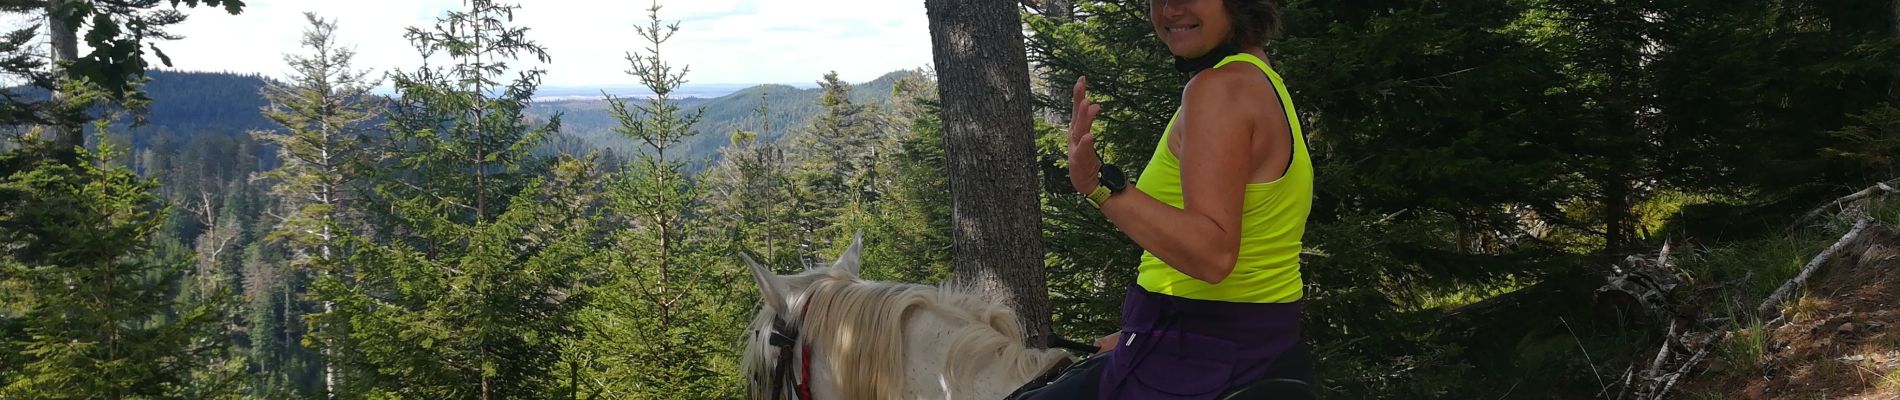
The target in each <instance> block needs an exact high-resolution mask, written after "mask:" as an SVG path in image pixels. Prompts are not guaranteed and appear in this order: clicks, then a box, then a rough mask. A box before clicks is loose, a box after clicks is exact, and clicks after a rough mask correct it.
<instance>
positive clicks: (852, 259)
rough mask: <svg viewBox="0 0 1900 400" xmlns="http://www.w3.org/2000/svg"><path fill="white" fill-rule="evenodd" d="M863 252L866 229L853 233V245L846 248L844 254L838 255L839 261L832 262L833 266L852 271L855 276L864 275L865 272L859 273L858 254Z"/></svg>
mask: <svg viewBox="0 0 1900 400" xmlns="http://www.w3.org/2000/svg"><path fill="white" fill-rule="evenodd" d="M863 252H864V231H858V233H855V234H852V235H851V247H849V248H846V249H844V254H839V255H838V262H836V263H832V264H831V268H835V269H838V270H841V271H845V272H850V273H851V275H854V276H862V275H863V274H859V273H858V269H859V268H858V259H859V258H858V254H860V253H863Z"/></svg>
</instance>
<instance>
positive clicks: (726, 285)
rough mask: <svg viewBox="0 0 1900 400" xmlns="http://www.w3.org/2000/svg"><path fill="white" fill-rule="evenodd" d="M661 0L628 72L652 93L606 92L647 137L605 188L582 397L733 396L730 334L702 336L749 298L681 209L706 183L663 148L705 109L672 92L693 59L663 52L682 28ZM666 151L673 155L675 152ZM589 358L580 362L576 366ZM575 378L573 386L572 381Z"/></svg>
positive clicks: (737, 324) (736, 325) (739, 323)
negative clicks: (603, 272) (600, 270)
mask: <svg viewBox="0 0 1900 400" xmlns="http://www.w3.org/2000/svg"><path fill="white" fill-rule="evenodd" d="M660 9H661V7H660V5H659V3H658V2H657V1H656V2H654V3H653V5H652V6H651V7H649V8H648V9H647V12H648V18H649V19H648V21H647V23H645V24H642V25H638V26H636V31H637V32H638V33H639V36H640V37H641V38H642V39H644V40H645V41H646V46H643V47H644V48H645V49H646V52H645V53H639V54H631V53H630V54H628V55H627V60H628V62H629V63H630V64H631V68H630V69H629V70H628V74H629V75H632V76H633V77H634V78H636V79H638V80H639V81H640V83H641V84H642V85H644V86H646V87H647V88H648V89H649V90H651V91H652V92H653V93H654V94H655V95H654V96H652V97H649V98H648V99H646V101H644V102H641V103H632V102H629V101H627V100H624V99H619V98H609V102H610V104H611V112H612V114H613V115H614V117H615V118H616V119H618V120H619V123H620V125H619V127H617V128H616V129H615V131H616V132H618V133H620V134H621V135H623V136H625V137H627V138H629V139H631V140H634V141H636V142H638V143H640V144H642V145H643V148H642V149H641V150H642V151H641V153H640V154H639V155H638V156H637V157H636V159H635V160H634V161H633V163H632V164H631V165H629V166H627V168H625V169H624V170H623V171H622V172H620V173H617V174H615V175H614V176H613V177H611V178H610V179H609V183H608V185H609V188H608V191H607V193H606V194H605V195H606V197H607V201H608V203H609V204H608V205H607V207H608V210H609V214H610V215H618V216H621V217H620V218H617V219H615V220H613V222H614V224H615V225H616V226H617V227H619V228H618V229H617V230H616V231H614V232H613V233H612V236H611V237H610V238H609V239H608V244H609V245H610V246H611V247H610V249H612V250H611V251H606V252H602V254H600V256H599V257H597V258H595V259H594V260H593V261H592V262H597V263H600V264H601V265H604V266H606V268H607V271H608V277H607V278H606V279H605V280H604V282H601V283H600V284H599V285H598V286H597V287H595V288H594V289H593V293H595V296H597V297H596V298H597V299H598V300H597V302H598V304H599V306H598V307H597V308H594V309H590V310H588V312H587V315H586V316H585V317H584V321H585V325H586V326H587V330H588V335H587V336H586V338H585V339H584V340H581V341H578V342H576V343H575V344H574V346H575V347H576V348H577V349H578V350H577V351H576V354H574V356H575V357H573V358H572V359H571V361H570V362H572V363H574V364H573V365H575V367H574V368H576V369H578V370H579V371H578V372H579V373H580V374H583V375H582V376H581V377H580V378H579V379H580V380H581V381H584V382H588V384H587V386H588V387H587V388H586V389H579V388H578V387H577V388H576V391H581V390H585V391H586V392H587V393H588V395H589V396H600V397H604V398H632V399H676V398H689V399H718V398H732V397H736V396H738V393H739V380H738V379H737V377H738V372H737V371H738V367H737V365H738V364H737V361H736V360H737V354H738V351H739V350H738V347H737V344H738V343H737V341H730V340H707V337H708V336H706V335H707V334H709V333H712V332H738V331H740V330H743V327H744V323H745V320H746V319H745V317H744V315H745V309H744V306H748V305H750V304H745V303H742V302H740V301H739V300H737V299H740V298H743V294H744V293H745V292H743V291H741V290H739V289H738V288H736V287H734V286H736V285H735V283H736V282H739V281H740V280H739V277H740V275H739V272H738V267H737V266H736V265H735V264H734V262H733V260H732V259H731V257H730V256H729V255H723V254H715V253H714V252H713V251H715V250H722V249H724V248H726V246H722V245H721V244H720V243H718V241H717V240H716V239H710V238H703V237H694V236H695V235H694V234H695V233H697V232H696V230H695V229H693V228H692V227H691V226H689V225H688V223H689V221H688V220H687V218H688V217H690V216H694V215H700V214H702V213H703V210H705V207H704V206H703V205H702V204H700V203H699V202H698V201H696V200H697V198H698V195H699V193H700V192H701V188H700V187H699V185H698V184H697V183H696V182H693V181H691V180H689V179H688V177H687V176H686V175H685V174H684V173H683V172H682V171H683V169H684V167H685V165H686V163H685V162H684V161H682V160H677V159H671V158H668V157H669V154H670V153H669V150H670V149H672V148H673V146H674V145H676V144H678V143H679V142H680V140H682V139H684V138H686V137H688V136H691V135H692V134H693V133H694V132H693V126H694V124H696V123H698V122H699V120H700V115H701V114H700V111H697V110H695V111H685V110H683V109H682V108H681V106H680V105H679V103H678V100H676V99H675V98H673V93H674V91H675V90H677V89H678V88H679V87H680V85H682V84H684V83H685V82H686V73H687V71H688V68H686V67H679V68H677V69H676V68H675V67H674V66H673V65H671V64H669V63H667V61H666V60H665V59H664V58H663V57H662V53H661V51H662V48H663V47H662V45H663V44H665V43H666V42H667V41H668V40H670V39H671V38H672V37H673V35H674V34H675V33H677V32H678V31H679V25H678V24H677V23H672V24H667V23H663V22H662V20H661V19H660V15H659V12H660ZM671 157H678V156H677V155H676V154H675V155H672V156H671ZM583 366H584V368H583ZM576 386H578V385H576Z"/></svg>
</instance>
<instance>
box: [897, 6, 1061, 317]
mask: <svg viewBox="0 0 1900 400" xmlns="http://www.w3.org/2000/svg"><path fill="white" fill-rule="evenodd" d="M924 8H925V10H926V11H927V14H928V17H929V20H930V41H931V48H932V49H933V50H934V51H933V52H932V53H934V55H935V62H936V67H937V74H938V75H937V76H938V84H937V90H938V94H939V96H940V98H941V99H943V109H942V112H943V114H942V116H943V136H944V154H945V156H946V158H947V159H948V163H949V165H948V166H947V167H948V168H947V169H946V172H948V174H949V175H950V176H949V180H950V200H951V201H950V215H951V224H952V225H953V231H954V245H953V246H952V251H951V258H952V264H953V269H954V271H953V272H954V273H955V274H956V276H957V279H958V280H961V281H963V282H965V283H968V284H971V285H973V287H976V288H979V289H981V290H983V291H984V292H985V293H987V294H990V295H993V296H997V297H998V298H1002V299H1005V300H1006V301H1007V304H1009V305H1010V306H1012V307H1014V308H1015V309H1016V312H1017V316H1018V318H1019V319H1020V320H1021V322H1022V325H1023V328H1024V330H1025V331H1026V332H1028V333H1029V337H1028V339H1027V344H1028V345H1030V346H1033V347H1044V346H1046V345H1047V343H1048V337H1049V299H1048V291H1047V282H1045V276H1044V273H1043V266H1042V260H1043V246H1042V215H1041V210H1040V209H1039V202H1038V190H1039V189H1038V186H1037V184H1036V183H1037V177H1036V171H1037V169H1036V167H1035V144H1034V137H1033V136H1034V134H1035V133H1034V131H1033V130H1032V128H1031V114H1030V112H1031V109H1030V97H1029V96H1030V94H1029V68H1028V64H1029V60H1028V56H1027V54H1026V51H1025V50H1024V46H1023V27H1022V16H1021V15H1020V14H1018V13H1017V10H1018V9H1017V6H1016V2H1015V1H1011V0H966V1H956V0H925V1H924Z"/></svg>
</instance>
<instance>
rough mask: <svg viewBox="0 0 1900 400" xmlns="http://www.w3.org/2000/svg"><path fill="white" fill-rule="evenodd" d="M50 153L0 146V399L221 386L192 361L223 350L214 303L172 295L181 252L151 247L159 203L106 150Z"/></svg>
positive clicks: (220, 378) (226, 378)
mask: <svg viewBox="0 0 1900 400" xmlns="http://www.w3.org/2000/svg"><path fill="white" fill-rule="evenodd" d="M99 127H100V130H101V131H103V130H104V125H103V124H101V125H99ZM59 153H60V151H57V150H52V149H49V148H47V147H45V145H44V144H38V143H28V144H27V145H26V147H24V148H22V149H17V150H14V151H10V152H7V153H5V154H0V171H3V172H4V178H0V215H4V216H5V217H4V218H0V241H4V242H5V246H6V247H7V248H10V249H13V250H12V251H9V252H7V253H6V255H5V256H3V257H0V286H4V287H7V288H8V290H4V291H0V304H6V306H5V307H4V308H0V320H3V321H0V329H5V330H4V331H0V339H4V340H5V341H6V343H5V344H0V349H5V350H9V351H8V352H7V354H6V355H0V359H5V360H7V361H8V362H7V363H6V364H4V365H0V397H4V398H31V399H128V398H176V399H188V398H189V399H196V398H218V397H222V396H223V395H224V394H228V393H229V392H230V390H231V386H229V385H228V383H229V382H231V380H233V379H235V376H232V375H231V374H229V373H228V371H218V370H204V369H201V367H203V366H204V365H202V364H200V363H201V362H202V361H204V360H205V359H206V358H207V357H208V356H209V355H210V353H215V352H219V351H222V350H223V349H225V343H224V342H223V341H222V340H220V339H221V338H222V337H223V336H222V335H221V333H222V332H221V330H222V329H224V325H223V323H224V315H223V311H224V310H225V308H224V307H223V306H222V305H221V304H219V303H218V299H220V297H218V296H215V295H212V296H205V297H204V298H205V299H206V301H201V302H192V301H187V302H181V301H175V300H174V298H173V297H172V293H174V292H175V291H177V290H178V285H179V282H180V279H181V278H182V277H183V275H184V273H185V271H186V268H187V267H186V264H187V262H184V261H181V260H169V261H168V260H162V259H157V258H155V257H152V255H153V253H152V247H151V241H150V239H151V237H152V235H153V233H155V232H156V231H157V230H158V228H159V226H160V225H159V223H160V221H161V220H163V219H164V216H165V214H166V212H167V210H166V209H165V208H163V207H161V206H160V205H159V203H158V202H157V201H156V200H157V198H156V197H154V196H153V195H152V194H151V193H150V190H151V189H152V187H153V184H152V183H151V182H150V181H147V180H144V179H141V178H139V177H138V176H137V175H135V174H133V173H132V172H131V170H129V169H126V168H124V167H120V166H113V165H111V164H110V163H109V160H110V159H112V158H113V157H115V156H116V154H115V153H114V151H113V150H111V149H109V148H108V149H103V150H102V151H99V152H91V151H82V152H81V153H80V154H81V156H83V157H84V158H83V159H84V160H85V162H81V163H78V164H69V163H65V162H62V161H59V160H60V159H61V158H62V157H63V156H62V155H60V154H59ZM225 295H227V296H228V295H229V294H228V293H225ZM194 375H198V376H194ZM207 375H209V376H207ZM207 382H209V383H207Z"/></svg>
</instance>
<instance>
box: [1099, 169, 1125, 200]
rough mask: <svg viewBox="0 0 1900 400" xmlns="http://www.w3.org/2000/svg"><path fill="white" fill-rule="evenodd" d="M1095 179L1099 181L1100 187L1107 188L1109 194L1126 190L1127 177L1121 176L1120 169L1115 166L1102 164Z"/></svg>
mask: <svg viewBox="0 0 1900 400" xmlns="http://www.w3.org/2000/svg"><path fill="white" fill-rule="evenodd" d="M1096 179H1098V180H1100V184H1101V185H1102V187H1105V188H1108V192H1109V193H1121V192H1122V190H1126V189H1128V177H1127V176H1125V175H1122V169H1121V168H1117V167H1115V164H1102V170H1101V172H1099V173H1097V174H1096Z"/></svg>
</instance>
